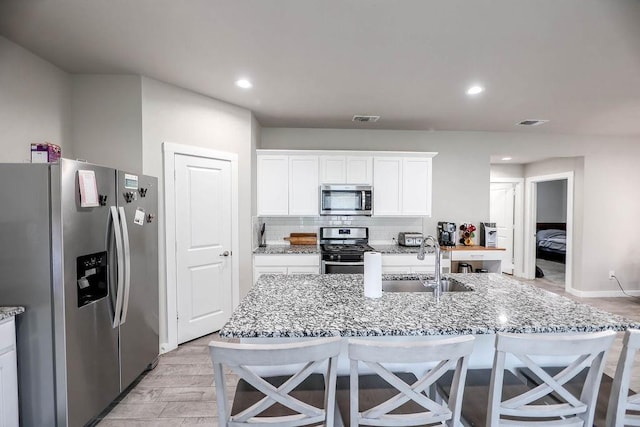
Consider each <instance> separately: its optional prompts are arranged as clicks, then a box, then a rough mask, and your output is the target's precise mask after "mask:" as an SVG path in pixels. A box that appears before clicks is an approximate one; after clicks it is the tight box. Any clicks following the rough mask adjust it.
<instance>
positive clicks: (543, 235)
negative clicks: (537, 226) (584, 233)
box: [536, 229, 567, 240]
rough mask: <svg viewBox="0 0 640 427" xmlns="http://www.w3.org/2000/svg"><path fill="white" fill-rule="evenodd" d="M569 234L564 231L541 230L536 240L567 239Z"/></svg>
mask: <svg viewBox="0 0 640 427" xmlns="http://www.w3.org/2000/svg"><path fill="white" fill-rule="evenodd" d="M566 238H567V232H566V231H564V230H554V229H549V230H540V231H538V232H537V233H536V240H544V239H566Z"/></svg>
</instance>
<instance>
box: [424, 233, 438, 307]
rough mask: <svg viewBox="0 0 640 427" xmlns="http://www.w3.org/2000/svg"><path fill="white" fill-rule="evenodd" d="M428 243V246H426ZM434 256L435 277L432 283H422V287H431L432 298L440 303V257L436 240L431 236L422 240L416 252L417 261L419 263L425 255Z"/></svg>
mask: <svg viewBox="0 0 640 427" xmlns="http://www.w3.org/2000/svg"><path fill="white" fill-rule="evenodd" d="M429 242H430V244H428V243H429ZM427 253H430V254H435V256H436V271H435V277H434V280H433V282H432V283H430V282H428V281H424V282H422V284H423V285H424V286H430V287H433V297H434V298H435V299H436V301H440V295H442V280H441V278H440V256H441V253H442V252H441V250H440V245H439V244H438V239H436V238H435V237H433V236H427V237H425V238H424V239H422V244H421V245H420V250H419V251H418V259H419V260H420V261H423V260H424V256H425V254H427Z"/></svg>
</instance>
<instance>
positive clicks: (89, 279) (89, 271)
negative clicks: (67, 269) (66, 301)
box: [76, 251, 109, 307]
mask: <svg viewBox="0 0 640 427" xmlns="http://www.w3.org/2000/svg"><path fill="white" fill-rule="evenodd" d="M76 274H77V284H78V307H83V306H85V305H87V304H91V303H92V302H94V301H97V300H99V299H101V298H104V297H106V296H107V294H108V292H109V291H108V287H107V284H108V267H107V252H106V251H104V252H97V253H95V254H89V255H83V256H79V257H78V258H77V259H76Z"/></svg>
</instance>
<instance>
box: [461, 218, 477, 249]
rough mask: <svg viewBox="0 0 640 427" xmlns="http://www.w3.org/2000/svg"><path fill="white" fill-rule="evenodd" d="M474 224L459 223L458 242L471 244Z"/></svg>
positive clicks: (466, 244)
mask: <svg viewBox="0 0 640 427" xmlns="http://www.w3.org/2000/svg"><path fill="white" fill-rule="evenodd" d="M474 231H476V226H475V225H473V224H471V223H466V222H465V223H464V224H460V244H462V245H464V246H473V238H474V237H476V234H475V233H474Z"/></svg>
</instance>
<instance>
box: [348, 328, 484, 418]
mask: <svg viewBox="0 0 640 427" xmlns="http://www.w3.org/2000/svg"><path fill="white" fill-rule="evenodd" d="M473 343H474V338H473V337H472V336H461V337H455V338H447V339H438V340H428V341H408V342H382V341H371V340H360V339H350V340H349V359H351V370H350V386H349V387H350V400H351V405H350V420H351V425H352V426H357V425H359V424H365V425H378V426H399V425H405V426H408V425H422V424H431V423H437V422H445V421H447V422H450V423H452V425H458V423H459V420H460V409H461V407H460V405H461V403H462V394H463V391H464V381H465V378H466V374H467V364H468V358H469V355H470V354H471V352H472V351H473ZM429 362H434V363H435V367H433V368H432V369H430V370H428V371H427V372H426V373H425V375H423V376H422V378H418V380H417V381H416V382H415V383H414V384H407V383H405V382H404V381H403V380H401V379H400V378H398V377H397V376H396V375H395V374H393V373H392V372H391V371H390V370H389V369H387V368H386V367H385V366H383V363H407V364H411V363H429ZM359 363H363V364H365V365H366V366H368V367H369V368H370V369H371V370H373V372H375V373H376V374H377V375H379V376H380V377H381V378H382V379H384V380H385V381H386V382H387V383H389V384H390V385H391V386H393V387H394V388H395V389H396V390H398V392H399V393H398V394H397V395H395V396H394V397H392V398H390V399H388V400H386V401H384V402H383V403H380V404H379V405H376V406H375V407H373V408H369V409H366V410H365V411H363V412H359V399H358V394H359V393H358V391H359V390H358V364H359ZM450 369H455V374H454V378H453V384H452V385H451V398H450V399H449V402H448V406H443V405H442V404H440V403H437V402H436V401H435V400H433V399H431V398H430V397H429V396H427V395H426V394H425V393H424V391H425V390H427V389H428V388H429V387H430V386H432V385H434V384H435V382H436V381H437V380H438V379H440V377H442V376H443V375H444V374H445V373H446V372H447V371H449V370H450ZM410 400H412V401H414V402H415V403H416V404H418V405H419V406H420V407H421V408H424V411H422V412H417V413H412V414H390V413H389V412H391V411H393V410H394V409H396V408H398V407H400V406H402V405H403V404H405V403H406V402H409V401H410Z"/></svg>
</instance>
